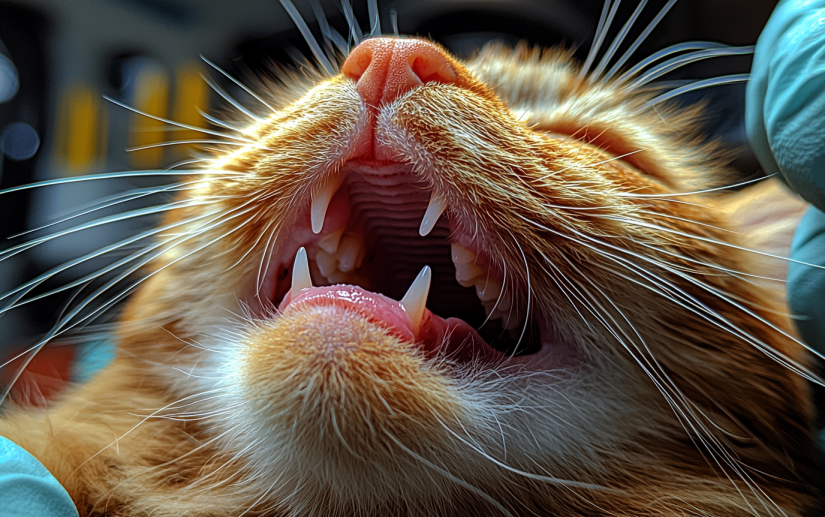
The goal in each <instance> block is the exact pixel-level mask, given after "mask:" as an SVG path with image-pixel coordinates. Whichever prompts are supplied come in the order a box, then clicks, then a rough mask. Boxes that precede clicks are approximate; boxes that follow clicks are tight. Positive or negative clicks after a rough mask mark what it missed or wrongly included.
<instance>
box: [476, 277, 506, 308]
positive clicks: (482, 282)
mask: <svg viewBox="0 0 825 517" xmlns="http://www.w3.org/2000/svg"><path fill="white" fill-rule="evenodd" d="M475 286H476V296H478V299H479V300H481V301H482V302H486V301H489V300H495V299H496V298H498V297H499V295H501V284H500V283H499V282H497V281H496V280H493V279H492V278H489V277H482V278H476V282H475Z"/></svg>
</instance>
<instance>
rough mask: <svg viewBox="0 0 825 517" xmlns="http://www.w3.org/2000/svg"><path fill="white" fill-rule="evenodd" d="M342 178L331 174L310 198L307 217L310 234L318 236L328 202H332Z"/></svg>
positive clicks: (322, 225)
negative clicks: (310, 225) (310, 203)
mask: <svg viewBox="0 0 825 517" xmlns="http://www.w3.org/2000/svg"><path fill="white" fill-rule="evenodd" d="M342 180H343V176H341V175H340V174H333V175H332V176H330V177H328V178H327V179H325V180H324V183H322V184H321V186H320V187H318V190H316V191H315V194H313V196H312V206H311V207H310V211H309V217H310V221H311V222H312V233H315V234H319V233H321V229H322V228H323V227H324V218H325V217H326V215H327V208H329V202H330V201H332V196H334V195H335V193H336V192H338V187H340V186H341V181H342Z"/></svg>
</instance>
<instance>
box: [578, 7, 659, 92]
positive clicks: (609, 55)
mask: <svg viewBox="0 0 825 517" xmlns="http://www.w3.org/2000/svg"><path fill="white" fill-rule="evenodd" d="M645 5H647V0H642V1H641V2H639V4H638V5H636V9H634V10H633V14H631V15H630V18H628V20H627V21H626V22H625V24H624V26H622V28H621V30H620V31H619V34H617V35H616V37H615V38H614V39H613V42H612V43H611V44H610V46H609V47H608V48H607V51H605V53H604V56H602V59H601V61H599V65H598V66H597V67H596V69H595V70H593V74H592V79H593V81H597V80H598V79H599V76H600V75H602V72H604V69H605V68H606V67H607V65H608V64H609V63H610V60H611V59H613V55H614V54H615V53H616V50H617V49H618V48H619V45H621V44H622V42H623V41H624V39H625V38H626V37H627V33H628V32H630V29H631V28H632V27H633V24H634V23H636V20H637V19H638V18H639V15H640V14H641V13H642V10H643V9H644V8H645Z"/></svg>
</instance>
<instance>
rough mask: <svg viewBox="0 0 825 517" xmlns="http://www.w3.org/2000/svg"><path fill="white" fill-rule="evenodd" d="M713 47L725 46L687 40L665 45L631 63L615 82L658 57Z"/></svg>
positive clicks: (633, 73) (628, 78) (632, 74)
mask: <svg viewBox="0 0 825 517" xmlns="http://www.w3.org/2000/svg"><path fill="white" fill-rule="evenodd" d="M714 48H717V49H718V48H725V45H723V44H721V43H713V42H710V41H688V42H685V43H677V44H676V45H671V46H669V47H665V48H663V49H662V50H659V51H658V52H654V53H653V54H651V55H649V56H648V57H646V58H644V59H643V60H641V61H639V62H638V63H636V64H635V65H633V66H632V67H631V68H630V69H629V70H627V71H625V72H624V73H623V74H622V75H620V76H619V78H618V79H616V84H621V83H624V82H626V81H628V80H630V79H632V78H633V77H635V76H636V75H638V74H639V73H641V71H642V70H644V69H645V68H647V67H648V66H650V65H651V64H653V63H655V62H656V61H659V60H660V59H664V58H666V57H668V56H672V55H673V54H678V53H679V52H685V51H688V50H708V49H714ZM611 71H612V70H611Z"/></svg>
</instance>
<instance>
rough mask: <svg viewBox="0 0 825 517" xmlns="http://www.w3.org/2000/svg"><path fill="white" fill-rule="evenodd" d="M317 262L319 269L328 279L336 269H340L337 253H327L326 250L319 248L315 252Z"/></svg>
mask: <svg viewBox="0 0 825 517" xmlns="http://www.w3.org/2000/svg"><path fill="white" fill-rule="evenodd" d="M315 263H316V264H318V270H319V271H320V272H321V274H322V275H324V276H325V277H326V278H327V279H329V277H330V276H331V275H332V274H333V273H334V272H336V271H338V259H337V258H335V255H333V254H331V253H327V252H326V251H324V250H318V252H317V253H316V254H315Z"/></svg>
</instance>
